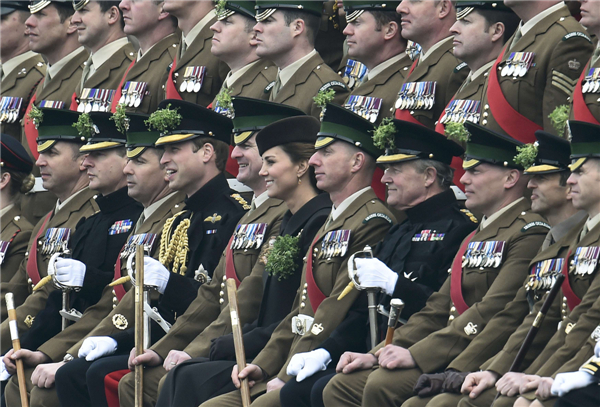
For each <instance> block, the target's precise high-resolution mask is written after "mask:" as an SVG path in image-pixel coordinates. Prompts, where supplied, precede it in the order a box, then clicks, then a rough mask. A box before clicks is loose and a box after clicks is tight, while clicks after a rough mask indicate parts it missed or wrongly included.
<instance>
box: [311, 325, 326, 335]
mask: <svg viewBox="0 0 600 407" xmlns="http://www.w3.org/2000/svg"><path fill="white" fill-rule="evenodd" d="M324 329H325V328H323V324H313V326H312V328H311V329H310V332H311V333H312V334H313V335H318V334H320V333H321V332H323V330H324Z"/></svg>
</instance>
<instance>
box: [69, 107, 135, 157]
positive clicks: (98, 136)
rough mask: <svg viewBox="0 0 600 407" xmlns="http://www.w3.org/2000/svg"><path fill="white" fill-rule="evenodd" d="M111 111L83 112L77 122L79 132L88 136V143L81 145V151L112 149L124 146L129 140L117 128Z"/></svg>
mask: <svg viewBox="0 0 600 407" xmlns="http://www.w3.org/2000/svg"><path fill="white" fill-rule="evenodd" d="M112 119H113V115H112V114H111V113H105V112H92V113H90V114H87V113H82V114H81V115H80V116H79V121H78V123H77V125H78V127H79V133H85V134H86V135H87V136H88V142H87V144H86V145H83V146H81V148H80V149H79V151H81V152H82V153H89V152H92V151H101V150H110V149H113V148H118V147H124V146H125V143H126V142H127V140H126V139H125V134H123V133H121V132H120V131H119V130H118V129H117V125H116V123H115V121H114V120H112Z"/></svg>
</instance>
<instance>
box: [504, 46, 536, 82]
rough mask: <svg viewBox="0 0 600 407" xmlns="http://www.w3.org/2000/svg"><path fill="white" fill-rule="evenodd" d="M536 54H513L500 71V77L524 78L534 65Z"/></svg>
mask: <svg viewBox="0 0 600 407" xmlns="http://www.w3.org/2000/svg"><path fill="white" fill-rule="evenodd" d="M534 57H535V52H512V53H511V54H510V56H509V57H508V59H507V60H506V65H504V68H502V70H501V71H500V76H503V77H504V76H513V77H521V78H522V77H523V76H525V74H527V71H529V68H531V66H532V65H533V58H534Z"/></svg>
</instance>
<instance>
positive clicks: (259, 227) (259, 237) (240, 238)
mask: <svg viewBox="0 0 600 407" xmlns="http://www.w3.org/2000/svg"><path fill="white" fill-rule="evenodd" d="M266 231H267V224H266V223H250V224H245V225H237V227H236V228H235V232H233V240H232V242H231V249H232V250H235V249H259V248H260V246H261V245H262V242H263V240H264V238H265V233H266Z"/></svg>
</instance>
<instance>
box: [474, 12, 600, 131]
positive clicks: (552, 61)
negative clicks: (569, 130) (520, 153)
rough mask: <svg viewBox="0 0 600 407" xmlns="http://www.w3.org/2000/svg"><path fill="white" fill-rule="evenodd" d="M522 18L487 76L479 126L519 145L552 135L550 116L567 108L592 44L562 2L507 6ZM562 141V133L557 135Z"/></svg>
mask: <svg viewBox="0 0 600 407" xmlns="http://www.w3.org/2000/svg"><path fill="white" fill-rule="evenodd" d="M505 4H506V5H507V6H508V7H510V8H511V9H512V10H513V11H514V12H515V13H516V14H517V15H518V16H519V17H520V18H521V23H520V25H519V28H518V29H517V31H516V32H515V34H514V35H513V37H512V38H511V39H510V40H508V45H507V46H506V47H505V48H504V50H503V52H502V53H500V55H499V56H498V58H497V59H496V62H495V63H494V66H493V67H492V72H494V75H490V76H489V77H488V81H487V85H486V89H485V91H484V95H485V96H484V98H483V100H482V105H483V113H482V114H481V118H480V123H481V124H482V125H483V126H486V127H488V128H490V129H491V130H492V131H496V132H499V133H502V134H508V135H509V136H511V137H514V138H516V139H517V140H520V141H523V142H534V141H535V137H534V134H535V131H536V130H542V129H543V130H545V131H548V132H551V133H554V134H556V130H555V129H554V128H553V126H552V124H551V122H552V119H551V118H550V117H549V116H550V114H551V113H552V112H553V111H554V109H555V108H556V107H557V106H560V105H563V104H566V103H567V101H568V100H569V98H570V97H571V95H572V94H573V90H574V88H575V85H576V83H577V78H579V75H580V74H581V72H582V70H583V68H584V63H585V61H587V60H588V59H589V57H590V54H591V53H592V49H593V45H592V42H591V40H590V38H589V37H588V36H587V34H586V33H585V29H584V28H583V27H582V26H581V24H579V23H578V22H577V20H575V19H574V18H573V17H571V14H570V12H569V9H568V8H567V6H566V5H565V4H564V2H562V1H543V0H535V1H514V0H511V1H507V2H506V3H505ZM559 135H560V136H562V134H559Z"/></svg>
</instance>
